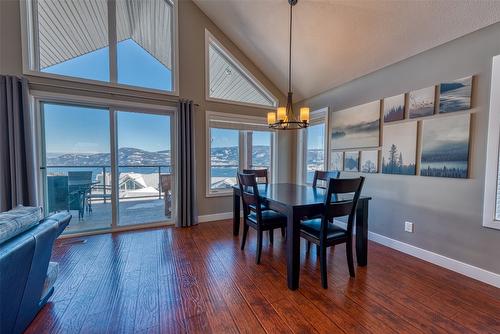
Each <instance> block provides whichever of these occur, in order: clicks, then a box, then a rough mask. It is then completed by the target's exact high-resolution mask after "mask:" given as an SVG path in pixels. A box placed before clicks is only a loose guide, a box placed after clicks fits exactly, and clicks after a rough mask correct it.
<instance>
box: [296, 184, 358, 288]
mask: <svg viewBox="0 0 500 334" xmlns="http://www.w3.org/2000/svg"><path fill="white" fill-rule="evenodd" d="M364 181H365V178H364V177H359V178H354V179H335V178H331V179H330V180H329V181H328V188H327V193H326V197H325V203H324V209H323V213H322V214H321V217H320V218H315V219H309V220H303V221H301V223H300V236H301V237H302V238H304V239H306V240H307V241H309V242H312V243H314V244H316V245H318V246H319V257H320V270H321V285H322V286H323V288H324V289H327V288H328V282H327V281H328V280H327V270H326V263H327V261H326V249H327V248H328V247H330V246H334V245H338V244H342V243H345V244H346V255H347V264H348V266H349V274H350V276H351V277H354V276H355V273H354V260H353V256H352V228H353V222H354V215H355V213H356V207H357V205H358V200H359V196H360V194H361V190H362V189H363V183H364ZM347 193H352V194H353V196H352V197H350V199H346V200H342V198H341V197H340V196H346V195H345V194H347ZM339 195H340V196H339ZM332 198H333V199H334V201H333V202H332ZM344 216H348V219H347V229H343V228H342V227H339V226H336V225H334V224H331V223H330V221H333V219H334V218H336V217H344Z"/></svg>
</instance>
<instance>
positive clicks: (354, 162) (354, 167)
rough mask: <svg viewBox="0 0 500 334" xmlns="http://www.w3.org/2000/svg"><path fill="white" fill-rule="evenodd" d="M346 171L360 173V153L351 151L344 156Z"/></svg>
mask: <svg viewBox="0 0 500 334" xmlns="http://www.w3.org/2000/svg"><path fill="white" fill-rule="evenodd" d="M344 157H345V159H344V171H346V172H358V171H359V152H358V151H350V152H345V154H344Z"/></svg>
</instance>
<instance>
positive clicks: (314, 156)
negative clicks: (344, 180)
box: [303, 109, 327, 183]
mask: <svg viewBox="0 0 500 334" xmlns="http://www.w3.org/2000/svg"><path fill="white" fill-rule="evenodd" d="M326 115H327V110H326V109H321V110H317V111H314V112H312V114H311V125H310V126H309V127H308V128H307V129H306V130H305V132H304V141H303V143H304V159H303V161H304V167H303V174H304V175H303V179H304V181H305V183H312V181H313V177H314V171H316V170H324V169H325V168H326V163H325V161H326V152H327V150H326V137H325V132H326Z"/></svg>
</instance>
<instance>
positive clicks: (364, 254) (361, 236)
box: [356, 200, 368, 267]
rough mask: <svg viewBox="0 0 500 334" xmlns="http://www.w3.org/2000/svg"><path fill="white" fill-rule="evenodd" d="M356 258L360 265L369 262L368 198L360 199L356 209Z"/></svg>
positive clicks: (362, 265)
mask: <svg viewBox="0 0 500 334" xmlns="http://www.w3.org/2000/svg"><path fill="white" fill-rule="evenodd" d="M356 259H357V261H358V266H360V267H364V266H366V264H367V263H368V200H360V201H359V202H358V207H357V209H356Z"/></svg>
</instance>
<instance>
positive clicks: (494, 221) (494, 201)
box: [483, 56, 500, 229]
mask: <svg viewBox="0 0 500 334" xmlns="http://www.w3.org/2000/svg"><path fill="white" fill-rule="evenodd" d="M499 90H500V56H496V57H494V58H493V66H492V75H491V91H490V112H489V117H488V137H487V140H488V144H487V148H486V173H485V182H484V207H483V226H485V227H490V228H496V229H500V154H499V152H500V151H499V149H500V127H499V126H498V125H499V124H500V112H499V111H500V94H498V92H499Z"/></svg>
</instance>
